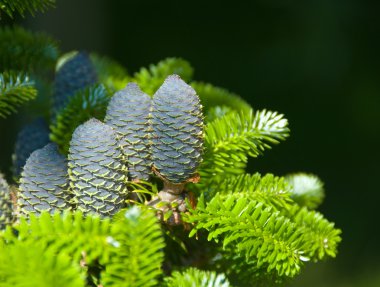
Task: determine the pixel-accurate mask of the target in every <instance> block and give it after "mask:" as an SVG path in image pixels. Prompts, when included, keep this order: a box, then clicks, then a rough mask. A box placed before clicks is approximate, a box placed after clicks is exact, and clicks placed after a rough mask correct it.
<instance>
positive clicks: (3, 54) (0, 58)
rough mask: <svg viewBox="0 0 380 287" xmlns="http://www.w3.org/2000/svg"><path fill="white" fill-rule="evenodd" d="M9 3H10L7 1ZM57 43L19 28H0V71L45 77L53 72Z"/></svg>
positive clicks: (49, 38) (56, 56)
mask: <svg viewBox="0 0 380 287" xmlns="http://www.w3.org/2000/svg"><path fill="white" fill-rule="evenodd" d="M7 2H11V1H7ZM58 55H59V50H58V45H57V42H56V41H55V40H54V39H52V38H51V37H49V36H47V35H45V34H43V33H35V32H29V31H27V30H25V29H24V28H21V27H17V26H16V27H12V28H10V27H0V69H1V70H2V71H7V70H8V71H9V70H13V71H20V72H23V73H31V72H33V73H38V74H41V75H46V73H47V72H49V73H50V72H52V71H53V70H54V65H55V62H56V60H57V58H58Z"/></svg>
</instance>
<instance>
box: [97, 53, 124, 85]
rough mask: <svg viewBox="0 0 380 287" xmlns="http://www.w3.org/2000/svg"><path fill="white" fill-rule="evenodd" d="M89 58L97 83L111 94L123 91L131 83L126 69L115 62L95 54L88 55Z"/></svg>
mask: <svg viewBox="0 0 380 287" xmlns="http://www.w3.org/2000/svg"><path fill="white" fill-rule="evenodd" d="M90 58H91V61H92V63H93V64H94V66H95V70H96V74H97V75H98V78H99V82H100V83H102V84H103V85H105V86H106V87H107V89H109V90H111V91H112V92H117V91H119V90H121V89H123V88H124V87H125V86H126V85H127V84H128V83H129V82H130V81H131V77H130V76H129V74H128V71H127V69H126V68H124V67H123V66H122V65H120V64H119V63H118V62H116V61H115V60H113V59H111V58H109V57H105V56H100V55H98V54H96V53H92V54H90Z"/></svg>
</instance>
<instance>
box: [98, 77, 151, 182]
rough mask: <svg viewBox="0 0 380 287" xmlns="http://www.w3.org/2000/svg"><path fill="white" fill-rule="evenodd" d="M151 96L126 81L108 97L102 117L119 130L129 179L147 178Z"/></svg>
mask: <svg viewBox="0 0 380 287" xmlns="http://www.w3.org/2000/svg"><path fill="white" fill-rule="evenodd" d="M151 107H152V100H151V98H150V97H149V96H148V95H147V94H145V93H144V92H142V91H141V90H140V88H139V87H138V85H137V84H135V83H129V84H128V85H127V86H126V87H125V88H124V89H123V90H121V91H118V92H117V93H115V94H114V96H113V97H112V99H111V101H110V103H109V105H108V108H107V114H106V117H105V122H106V124H107V125H110V126H111V127H113V128H114V129H115V130H116V131H117V132H118V133H119V134H120V145H121V147H122V149H123V153H124V155H125V156H126V158H127V160H128V172H129V177H130V179H131V180H139V179H142V180H148V179H149V175H150V173H151V167H152V161H151V148H150V134H151V127H150V118H151Z"/></svg>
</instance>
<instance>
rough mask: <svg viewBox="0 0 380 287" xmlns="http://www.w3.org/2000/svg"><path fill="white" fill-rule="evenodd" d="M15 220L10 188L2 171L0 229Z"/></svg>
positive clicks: (0, 181) (0, 178)
mask: <svg viewBox="0 0 380 287" xmlns="http://www.w3.org/2000/svg"><path fill="white" fill-rule="evenodd" d="M12 220H13V208H12V201H11V195H10V189H9V185H8V183H7V181H6V180H5V178H4V176H3V175H2V174H1V173H0V230H1V229H4V228H5V227H6V226H7V225H8V224H10V223H12Z"/></svg>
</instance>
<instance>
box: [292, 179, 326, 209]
mask: <svg viewBox="0 0 380 287" xmlns="http://www.w3.org/2000/svg"><path fill="white" fill-rule="evenodd" d="M285 180H286V181H287V182H288V183H289V185H290V192H291V196H292V198H293V199H294V201H295V202H297V203H298V204H299V205H301V206H306V207H307V208H309V209H316V208H318V206H319V205H320V204H321V203H322V202H323V199H324V198H325V191H324V188H323V182H322V181H321V180H320V179H319V178H318V177H317V176H316V175H313V174H306V173H295V174H290V175H287V176H286V177H285Z"/></svg>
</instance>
